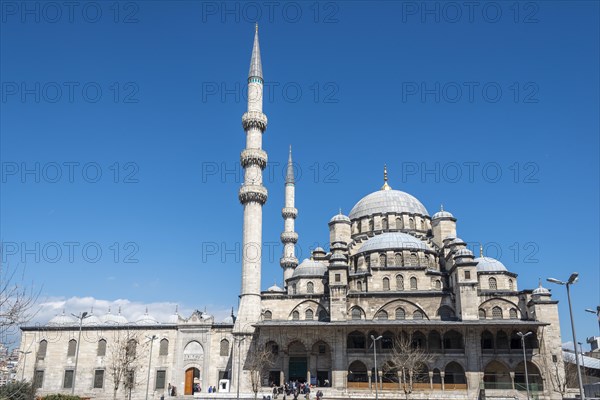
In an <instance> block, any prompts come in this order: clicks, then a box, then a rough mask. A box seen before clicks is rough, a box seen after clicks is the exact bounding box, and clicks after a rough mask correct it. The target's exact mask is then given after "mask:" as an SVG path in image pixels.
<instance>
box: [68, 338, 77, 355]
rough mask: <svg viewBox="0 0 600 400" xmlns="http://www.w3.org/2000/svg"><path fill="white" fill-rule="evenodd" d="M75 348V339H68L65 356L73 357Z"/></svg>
mask: <svg viewBox="0 0 600 400" xmlns="http://www.w3.org/2000/svg"><path fill="white" fill-rule="evenodd" d="M76 350H77V340H75V339H71V340H69V347H68V348H67V357H75V351H76Z"/></svg>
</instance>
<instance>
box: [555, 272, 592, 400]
mask: <svg viewBox="0 0 600 400" xmlns="http://www.w3.org/2000/svg"><path fill="white" fill-rule="evenodd" d="M578 278H579V274H578V273H577V272H573V273H572V274H571V276H569V280H568V281H566V282H563V281H559V280H558V279H554V278H547V279H546V280H547V281H548V282H550V283H556V284H557V285H564V286H565V287H566V288H567V301H568V302H569V316H570V317H571V331H572V334H573V347H574V348H575V364H577V380H578V382H579V396H580V398H581V399H582V400H585V393H584V391H583V381H582V380H581V370H580V368H579V352H578V351H577V335H576V334H575V322H573V307H572V306H571V290H570V288H571V285H572V284H574V283H575V282H577V279H578Z"/></svg>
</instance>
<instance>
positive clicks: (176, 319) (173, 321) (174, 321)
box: [168, 313, 179, 324]
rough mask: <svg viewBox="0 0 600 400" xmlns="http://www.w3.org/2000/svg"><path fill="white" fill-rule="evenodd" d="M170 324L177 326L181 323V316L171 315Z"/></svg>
mask: <svg viewBox="0 0 600 400" xmlns="http://www.w3.org/2000/svg"><path fill="white" fill-rule="evenodd" d="M168 322H169V324H177V323H179V314H177V313H175V314H171V315H169V321H168Z"/></svg>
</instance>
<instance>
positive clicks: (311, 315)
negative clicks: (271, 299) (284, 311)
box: [265, 308, 328, 321]
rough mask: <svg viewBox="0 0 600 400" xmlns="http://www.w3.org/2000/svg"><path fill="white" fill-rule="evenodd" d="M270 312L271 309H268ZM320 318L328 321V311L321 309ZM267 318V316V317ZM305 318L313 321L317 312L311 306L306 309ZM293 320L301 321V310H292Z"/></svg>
mask: <svg viewBox="0 0 600 400" xmlns="http://www.w3.org/2000/svg"><path fill="white" fill-rule="evenodd" d="M268 312H269V313H270V311H268ZM318 318H319V321H326V320H327V318H328V316H327V311H325V310H321V311H319V314H318ZM265 319H266V318H265ZM304 319H305V320H306V321H312V320H314V319H315V313H314V311H313V310H311V309H310V308H309V309H307V310H305V311H304ZM292 320H293V321H299V320H300V311H298V310H294V311H293V312H292Z"/></svg>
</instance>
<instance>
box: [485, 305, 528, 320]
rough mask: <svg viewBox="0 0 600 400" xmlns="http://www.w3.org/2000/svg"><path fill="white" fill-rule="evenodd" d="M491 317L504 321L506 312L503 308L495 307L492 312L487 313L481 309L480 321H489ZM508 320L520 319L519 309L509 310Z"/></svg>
mask: <svg viewBox="0 0 600 400" xmlns="http://www.w3.org/2000/svg"><path fill="white" fill-rule="evenodd" d="M488 316H489V317H491V319H504V311H503V310H502V308H501V307H498V306H495V307H492V310H491V312H489V310H488V311H486V310H485V309H483V308H480V309H479V319H487V318H488ZM508 318H509V319H518V318H519V312H518V311H517V309H516V308H515V307H512V308H510V309H509V310H508Z"/></svg>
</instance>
